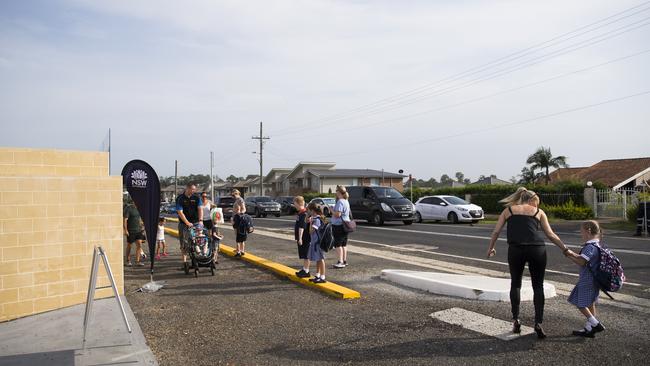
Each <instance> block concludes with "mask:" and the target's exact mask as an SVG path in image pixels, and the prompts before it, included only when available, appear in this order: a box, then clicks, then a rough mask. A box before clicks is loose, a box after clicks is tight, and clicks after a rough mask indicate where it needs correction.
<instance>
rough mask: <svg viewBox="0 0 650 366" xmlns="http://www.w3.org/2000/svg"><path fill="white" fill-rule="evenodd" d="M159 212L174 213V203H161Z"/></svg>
mask: <svg viewBox="0 0 650 366" xmlns="http://www.w3.org/2000/svg"><path fill="white" fill-rule="evenodd" d="M160 213H166V214H173V213H176V204H174V203H165V204H161V205H160Z"/></svg>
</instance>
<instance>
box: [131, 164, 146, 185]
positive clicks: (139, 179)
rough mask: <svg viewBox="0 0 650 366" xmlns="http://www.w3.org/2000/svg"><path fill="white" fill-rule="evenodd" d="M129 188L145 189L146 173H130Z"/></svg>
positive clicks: (142, 171) (135, 171)
mask: <svg viewBox="0 0 650 366" xmlns="http://www.w3.org/2000/svg"><path fill="white" fill-rule="evenodd" d="M131 187H134V188H147V172H145V171H144V170H141V169H138V170H134V171H133V172H132V173H131Z"/></svg>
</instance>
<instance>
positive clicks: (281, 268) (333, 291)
mask: <svg viewBox="0 0 650 366" xmlns="http://www.w3.org/2000/svg"><path fill="white" fill-rule="evenodd" d="M170 221H171V220H170ZM165 232H166V233H167V234H170V235H172V236H175V237H178V230H174V229H170V228H167V227H166V228H165ZM219 247H220V249H219V251H220V252H222V253H224V254H225V255H227V256H229V257H234V256H235V248H232V247H229V246H227V245H223V244H221V245H220V246H219ZM240 259H242V260H245V261H247V262H249V263H252V264H254V265H256V266H258V267H262V268H265V269H268V270H270V271H272V272H274V273H276V274H278V275H280V276H282V277H286V278H288V279H289V280H291V281H293V282H298V283H300V284H301V285H305V286H309V287H313V288H315V289H317V290H319V291H322V292H325V293H327V294H328V295H331V296H335V297H338V298H341V299H358V298H360V297H361V294H360V293H359V292H358V291H354V290H351V289H349V288H347V287H343V286H341V285H337V284H335V283H333V282H326V283H313V282H310V281H309V280H308V279H306V278H300V277H298V276H296V270H295V269H293V268H291V267H288V266H285V265H284V264H280V263H275V262H272V261H270V260H268V259H264V258H261V257H258V256H256V255H253V254H250V253H246V255H245V256H243V257H240Z"/></svg>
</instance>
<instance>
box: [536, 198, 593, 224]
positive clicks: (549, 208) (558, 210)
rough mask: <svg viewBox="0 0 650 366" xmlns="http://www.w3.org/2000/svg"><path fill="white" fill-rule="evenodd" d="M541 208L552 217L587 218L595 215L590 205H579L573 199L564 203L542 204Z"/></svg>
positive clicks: (566, 218)
mask: <svg viewBox="0 0 650 366" xmlns="http://www.w3.org/2000/svg"><path fill="white" fill-rule="evenodd" d="M540 208H541V209H542V210H544V212H546V214H547V215H549V216H550V217H554V218H557V219H564V220H587V219H591V218H593V217H594V213H593V211H592V210H591V208H590V207H586V206H577V205H575V204H574V203H573V201H572V200H570V201H568V202H566V203H564V204H562V205H546V204H541V205H540Z"/></svg>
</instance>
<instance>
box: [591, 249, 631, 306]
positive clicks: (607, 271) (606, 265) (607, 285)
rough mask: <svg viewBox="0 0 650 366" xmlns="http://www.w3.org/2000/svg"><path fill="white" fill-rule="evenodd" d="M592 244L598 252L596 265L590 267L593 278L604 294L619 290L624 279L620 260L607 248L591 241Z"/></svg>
mask: <svg viewBox="0 0 650 366" xmlns="http://www.w3.org/2000/svg"><path fill="white" fill-rule="evenodd" d="M593 245H594V246H595V247H596V248H598V253H599V254H598V265H597V266H596V268H595V269H591V268H590V270H591V273H592V274H593V275H594V279H595V280H596V282H597V283H598V285H599V286H600V288H601V289H602V290H603V291H604V292H605V294H607V292H616V291H618V290H620V289H621V287H623V282H625V280H626V278H625V273H624V272H623V266H621V261H620V260H619V259H618V258H617V257H616V256H615V255H614V254H613V253H612V251H611V250H609V249H608V248H605V247H602V246H600V244H599V243H593ZM607 296H609V294H607ZM609 297H611V296H609Z"/></svg>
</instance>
